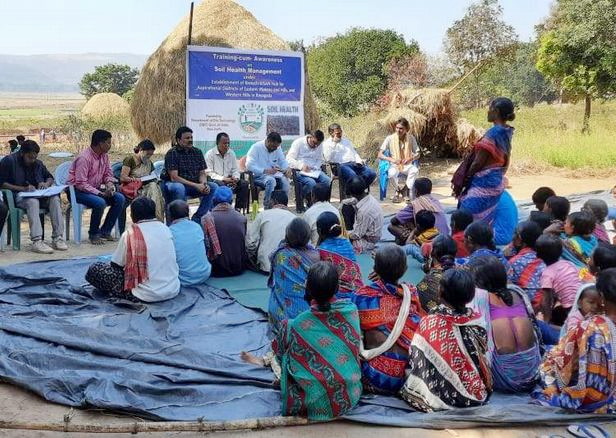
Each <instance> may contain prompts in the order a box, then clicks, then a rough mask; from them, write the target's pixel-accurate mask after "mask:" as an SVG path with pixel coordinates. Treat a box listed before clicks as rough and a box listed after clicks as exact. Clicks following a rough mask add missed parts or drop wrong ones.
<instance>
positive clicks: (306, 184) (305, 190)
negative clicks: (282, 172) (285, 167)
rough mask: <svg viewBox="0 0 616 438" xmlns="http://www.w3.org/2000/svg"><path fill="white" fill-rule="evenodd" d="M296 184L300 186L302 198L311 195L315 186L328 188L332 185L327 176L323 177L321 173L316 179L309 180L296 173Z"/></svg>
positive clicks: (307, 177) (309, 178)
mask: <svg viewBox="0 0 616 438" xmlns="http://www.w3.org/2000/svg"><path fill="white" fill-rule="evenodd" d="M295 178H296V179H297V182H298V183H299V184H301V186H302V195H303V196H304V198H307V197H308V196H310V194H311V193H312V189H313V188H314V186H316V185H317V184H325V185H327V186H329V185H330V184H331V183H332V180H331V178H330V177H329V176H327V175H325V174H324V173H323V172H321V173H320V174H319V177H318V178H316V179H315V178H311V177H309V176H306V175H302V174H300V173H299V172H297V174H296V177H295Z"/></svg>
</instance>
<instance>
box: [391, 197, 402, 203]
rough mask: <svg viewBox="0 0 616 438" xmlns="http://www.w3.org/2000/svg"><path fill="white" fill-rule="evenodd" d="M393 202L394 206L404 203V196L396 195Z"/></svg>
mask: <svg viewBox="0 0 616 438" xmlns="http://www.w3.org/2000/svg"><path fill="white" fill-rule="evenodd" d="M391 202H393V203H394V204H399V203H401V202H402V196H400V195H396V196H394V197H393V198H391Z"/></svg>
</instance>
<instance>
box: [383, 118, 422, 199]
mask: <svg viewBox="0 0 616 438" xmlns="http://www.w3.org/2000/svg"><path fill="white" fill-rule="evenodd" d="M410 130H411V125H410V124H409V121H408V120H406V119H405V118H404V117H400V118H399V119H398V120H397V121H396V132H394V133H393V134H392V135H390V136H388V137H385V141H383V144H382V145H381V149H379V154H378V158H379V160H382V161H381V165H380V166H379V171H380V172H381V175H384V172H387V178H389V181H390V182H391V184H392V186H393V187H394V188H395V189H396V194H395V195H394V197H393V198H392V201H393V202H402V199H403V197H406V198H407V200H408V199H409V198H410V193H411V189H412V188H413V184H414V183H415V178H417V175H418V174H419V168H418V167H417V165H416V164H417V163H416V161H415V160H417V159H419V145H418V144H417V140H416V139H415V137H414V136H413V135H412V134H411V133H410V132H409V131H410ZM381 178H382V177H381ZM400 179H404V180H403V181H402V184H400ZM385 187H386V185H385ZM385 191H386V188H384V187H381V200H382V199H383V198H384V197H385Z"/></svg>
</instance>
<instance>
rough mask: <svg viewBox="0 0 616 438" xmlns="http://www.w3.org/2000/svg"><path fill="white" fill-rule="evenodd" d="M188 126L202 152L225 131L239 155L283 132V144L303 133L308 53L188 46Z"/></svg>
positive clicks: (287, 143)
mask: <svg viewBox="0 0 616 438" xmlns="http://www.w3.org/2000/svg"><path fill="white" fill-rule="evenodd" d="M186 125H187V126H188V127H189V128H191V129H192V130H193V131H194V132H193V141H194V145H195V147H198V148H199V149H201V150H202V151H203V152H205V151H207V150H208V149H211V148H212V147H214V146H215V144H216V135H217V134H218V133H219V132H226V133H227V134H229V137H230V139H231V147H232V148H233V149H234V150H235V153H236V154H237V155H238V156H243V155H245V154H246V152H248V148H250V146H251V145H252V144H253V143H255V142H257V141H259V140H263V139H264V138H265V137H266V136H267V134H268V133H269V132H272V131H276V132H278V133H279V134H280V135H281V136H282V139H283V145H285V146H288V145H290V144H291V142H292V141H293V140H294V139H295V138H297V137H299V136H301V135H303V134H304V55H303V53H301V52H276V51H262V50H246V49H227V48H221V47H203V46H188V51H187V59H186Z"/></svg>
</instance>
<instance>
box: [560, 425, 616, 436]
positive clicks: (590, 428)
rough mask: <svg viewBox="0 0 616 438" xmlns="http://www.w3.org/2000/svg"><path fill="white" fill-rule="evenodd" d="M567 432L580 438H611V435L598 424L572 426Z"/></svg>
mask: <svg viewBox="0 0 616 438" xmlns="http://www.w3.org/2000/svg"><path fill="white" fill-rule="evenodd" d="M567 432H569V433H570V434H571V435H573V436H576V437H579V438H610V434H609V433H608V432H607V431H606V430H605V429H604V428H602V427H601V426H599V425H597V424H572V425H571V426H569V427H568V428H567Z"/></svg>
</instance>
